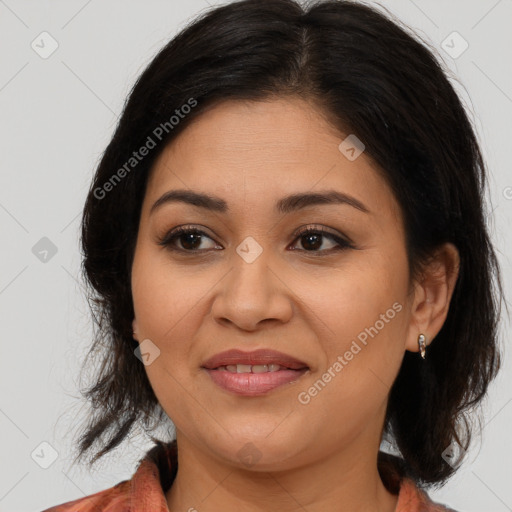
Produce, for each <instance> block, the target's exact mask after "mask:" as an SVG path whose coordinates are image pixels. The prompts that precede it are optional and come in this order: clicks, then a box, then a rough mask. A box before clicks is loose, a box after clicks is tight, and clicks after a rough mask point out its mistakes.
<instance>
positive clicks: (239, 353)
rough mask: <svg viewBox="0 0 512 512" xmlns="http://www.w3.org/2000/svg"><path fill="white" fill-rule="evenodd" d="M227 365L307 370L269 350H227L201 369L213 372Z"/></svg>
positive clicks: (206, 362) (303, 363)
mask: <svg viewBox="0 0 512 512" xmlns="http://www.w3.org/2000/svg"><path fill="white" fill-rule="evenodd" d="M229 364H250V365H257V364H278V365H280V366H285V367H286V368H288V369H290V370H302V369H309V367H308V365H307V364H306V363H305V362H303V361H300V360H299V359H296V358H295V357H292V356H290V355H288V354H284V353H283V352H278V351H277V350H270V349H258V350H253V351H251V352H245V351H243V350H238V349H231V350H227V351H225V352H220V353H218V354H215V355H214V356H213V357H210V358H209V359H208V360H207V361H205V362H204V363H203V364H202V367H203V368H205V369H207V370H214V369H215V368H218V367H219V366H227V365H229Z"/></svg>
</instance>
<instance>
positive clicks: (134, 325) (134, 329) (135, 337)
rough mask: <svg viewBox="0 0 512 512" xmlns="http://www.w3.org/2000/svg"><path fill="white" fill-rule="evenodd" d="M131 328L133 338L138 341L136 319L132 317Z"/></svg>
mask: <svg viewBox="0 0 512 512" xmlns="http://www.w3.org/2000/svg"><path fill="white" fill-rule="evenodd" d="M132 330H133V334H132V336H133V339H134V340H137V341H139V338H138V337H137V332H138V331H137V320H135V318H134V319H133V322H132Z"/></svg>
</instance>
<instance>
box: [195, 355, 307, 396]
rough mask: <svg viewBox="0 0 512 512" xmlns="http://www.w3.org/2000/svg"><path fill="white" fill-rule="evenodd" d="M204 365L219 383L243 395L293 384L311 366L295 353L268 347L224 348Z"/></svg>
mask: <svg viewBox="0 0 512 512" xmlns="http://www.w3.org/2000/svg"><path fill="white" fill-rule="evenodd" d="M202 368H203V370H205V371H206V372H207V373H208V375H209V376H210V378H211V380H212V381H213V383H215V384H216V385H217V386H219V387H220V388H222V389H223V390H225V391H229V392H231V393H235V394H238V395H243V396H260V395H264V394H266V393H268V392H270V391H272V390H274V389H276V388H278V387H280V386H283V385H285V384H293V383H295V382H296V381H297V380H298V379H299V378H301V377H302V376H303V375H304V374H306V373H307V372H308V371H309V370H310V368H309V366H308V365H307V364H305V363H304V362H302V361H299V360H298V359H296V358H294V357H292V356H289V355H287V354H283V353H281V352H277V351H274V350H265V349H260V350H256V351H253V352H244V351H241V350H230V351H227V352H223V353H220V354H217V355H215V356H213V357H212V358H210V359H209V360H208V361H206V362H205V363H203V365H202Z"/></svg>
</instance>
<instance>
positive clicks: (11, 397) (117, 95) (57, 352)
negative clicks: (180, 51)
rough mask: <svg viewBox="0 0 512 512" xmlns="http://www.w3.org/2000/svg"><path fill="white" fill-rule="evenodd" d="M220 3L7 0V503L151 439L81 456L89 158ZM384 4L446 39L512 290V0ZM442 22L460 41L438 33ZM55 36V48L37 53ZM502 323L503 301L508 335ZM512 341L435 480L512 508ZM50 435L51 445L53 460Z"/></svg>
mask: <svg viewBox="0 0 512 512" xmlns="http://www.w3.org/2000/svg"><path fill="white" fill-rule="evenodd" d="M219 3H220V2H219ZM213 4H214V2H213V1H212V0H209V1H208V2H207V1H206V0H187V1H185V0H180V1H178V0H174V1H157V0H151V1H144V2H142V1H139V2H135V1H130V2H128V1H126V0H125V1H121V0H103V1H101V2H100V1H99V0H89V1H84V0H80V1H77V0H73V1H70V0H67V1H62V0H61V1H52V2H47V1H40V0H39V1H35V0H31V1H29V0H27V1H21V0H5V1H3V0H0V53H1V66H0V119H1V123H0V166H1V174H0V176H1V182H0V225H1V233H2V244H1V248H0V254H1V262H0V314H1V319H2V322H1V329H2V335H1V357H0V379H1V381H0V384H1V386H0V389H1V397H0V432H1V436H0V461H1V462H0V464H1V468H0V511H10V512H16V511H31V510H34V511H35V510H41V509H44V508H47V507H49V506H52V505H56V504H58V503H61V502H64V501H68V500H72V499H76V498H79V497H82V496H84V495H87V494H91V493H94V492H97V491H100V490H102V489H105V488H107V487H110V486H112V485H115V484H116V483H118V482H119V481H121V480H123V479H126V478H129V477H130V476H131V475H132V474H133V471H134V469H135V467H136V464H137V461H138V459H139V458H140V457H141V456H142V454H143V453H144V451H145V450H146V449H147V448H148V447H149V446H150V445H151V441H150V440H149V439H148V438H147V437H145V436H144V434H140V435H137V436H134V437H133V438H132V439H131V440H130V441H129V442H126V443H125V444H124V445H123V446H122V447H121V448H120V449H118V450H116V451H115V452H114V454H113V455H112V456H111V457H107V458H106V459H105V460H104V461H103V462H102V463H101V464H99V465H98V466H97V467H96V468H95V470H94V471H93V472H92V473H90V472H88V471H87V470H86V469H85V468H81V467H77V466H73V465H72V464H71V459H72V457H71V454H72V453H74V451H73V450H72V447H73V441H74V439H73V432H74V430H73V429H74V428H75V427H76V425H77V422H78V420H79V419H81V418H83V414H84V412H85V411H86V408H85V407H84V404H83V402H82V401H81V400H80V394H79V391H78V386H79V381H78V370H79V367H80V362H81V361H82V359H83V357H84V354H85V352H86V349H87V347H88V345H89V343H90V340H91V333H92V327H91V320H90V318H89V311H88V306H87V304H86V302H85V299H84V295H83V292H82V289H81V284H80V282H79V279H78V271H79V265H80V253H79V249H78V228H79V223H80V215H81V208H82V205H83V202H84V199H85V194H86V191H87V188H88V186H89V182H90V179H91V176H92V172H93V170H94V167H95V165H96V164H97V163H98V160H99V158H100V156H101V153H102V151H103V150H104V148H105V146H106V144H107V143H108V141H109V138H110V136H111V134H112V132H113V129H114V126H115V123H116V121H117V116H118V115H119V113H120V112H121V107H122V104H123V101H124V99H125V97H126V95H127V93H128V91H129V89H130V87H131V85H132V84H133V82H134V80H135V78H136V77H137V76H138V74H139V73H140V72H141V71H142V70H143V68H144V67H145V65H146V64H147V63H148V62H149V60H150V59H151V57H152V56H153V55H154V54H155V53H156V51H157V50H158V49H159V48H160V47H161V46H163V45H164V43H166V42H167V41H168V39H169V38H171V37H172V36H173V35H174V34H175V33H176V32H177V30H179V29H180V28H182V27H183V26H184V25H185V23H186V22H187V21H189V20H190V19H191V18H193V17H194V16H195V15H197V14H198V13H200V12H202V11H203V10H204V9H208V7H209V5H213ZM383 4H384V5H386V6H387V7H388V8H389V9H390V10H391V11H393V12H394V13H395V14H396V15H397V16H398V17H399V18H400V19H401V20H402V21H403V22H405V23H406V24H407V25H409V26H411V27H412V28H414V29H415V30H416V31H417V32H419V34H420V35H422V36H423V37H424V38H426V39H427V40H428V41H429V42H431V43H432V44H433V45H435V46H436V47H437V48H438V50H439V54H440V56H441V58H442V59H443V61H444V62H445V65H446V66H447V68H449V69H450V70H451V72H452V73H453V76H454V84H455V86H456V88H457V91H458V92H459V94H460V95H461V96H462V97H463V99H464V101H465V103H466V104H467V106H468V109H470V111H471V112H472V113H471V114H470V115H471V118H472V119H473V121H474V123H475V125H476V127H477V130H478V132H479V136H480V140H481V144H482V149H483V151H484V156H485V158H486V160H487V164H488V166H489V168H490V170H491V176H490V203H489V209H490V210H491V211H492V213H493V218H492V219H490V226H491V232H492V236H493V239H494V241H495V244H496V246H497V248H498V251H499V255H500V262H501V265H502V268H503V272H504V284H505V289H506V291H507V292H508V290H509V288H510V280H511V277H512V274H511V268H510V259H509V257H508V256H507V255H508V254H509V253H510V247H511V243H512V232H511V230H510V223H511V218H512V176H511V174H510V164H509V162H510V158H509V152H510V147H511V143H510V136H511V134H512V126H511V124H512V123H511V121H510V119H511V114H512V63H511V60H512V30H511V27H512V0H472V1H464V0H457V1H449V2H448V1H446V0H436V1H426V0H414V1H413V0H392V1H388V2H383ZM44 31H46V32H48V33H49V34H50V35H51V38H53V40H54V41H56V43H53V42H52V39H50V36H46V35H43V36H40V34H41V33H42V32H44ZM454 31H456V32H458V33H459V34H460V35H461V36H462V38H464V40H466V41H467V43H468V44H469V47H468V48H467V50H466V51H465V52H464V53H462V54H461V55H460V56H457V57H456V58H454V52H455V51H460V50H461V49H463V46H461V45H462V44H463V41H462V40H460V39H457V37H458V36H450V34H452V33H453V32H454ZM448 36H450V37H449V38H448V40H447V43H445V45H446V44H448V45H450V46H451V47H452V48H451V50H449V51H450V52H451V53H452V55H450V54H449V53H447V51H445V49H444V48H445V46H444V45H443V43H442V42H443V41H445V40H446V38H447V37H448ZM454 37H455V39H454ZM41 40H42V41H41ZM33 42H34V43H33ZM32 43H33V44H34V46H35V47H36V48H37V50H38V52H39V53H37V52H36V51H35V49H33V48H32V46H31V44H32ZM51 44H58V48H57V49H56V51H55V52H54V53H53V54H51V55H49V56H47V58H42V56H41V53H43V54H44V52H49V51H50V50H51V49H52V47H51ZM44 56H46V55H44ZM44 237H46V238H47V239H48V240H46V239H44V240H42V241H41V239H42V238H44ZM34 247H35V249H34ZM474 249H475V251H477V250H478V247H475V248H474ZM44 250H48V252H47V253H44ZM55 250H56V252H55ZM54 252H55V254H54ZM507 324H508V319H507V318H505V316H504V317H503V321H502V326H501V327H502V333H503V339H504V343H505V342H508V336H506V331H507V329H506V327H507ZM505 356H506V360H505V365H504V369H503V371H502V372H501V374H500V377H499V378H498V379H497V381H496V382H495V383H494V384H493V386H492V388H491V391H490V394H489V400H488V401H487V402H486V404H485V409H484V412H485V415H484V424H485V428H484V433H483V438H482V439H479V438H475V443H474V444H473V448H472V450H471V451H470V453H469V456H468V460H467V461H466V463H465V464H464V465H463V466H462V467H461V468H460V469H459V472H458V473H457V475H456V476H455V477H454V478H453V479H451V480H450V481H449V483H448V484H447V485H446V486H445V487H444V488H443V489H441V490H439V491H435V492H434V491H431V493H430V494H431V496H432V497H433V498H434V499H436V500H437V501H441V502H443V503H446V504H448V505H450V506H451V507H453V508H455V509H457V510H459V511H467V512H477V511H478V512H483V511H485V512H505V511H508V510H512V486H511V485H510V483H511V469H510V467H511V455H512V446H511V445H512V443H511V441H510V425H511V424H512V421H511V420H512V404H511V403H510V402H511V401H512V391H511V389H512V387H511V381H512V367H511V366H512V365H511V361H510V358H509V357H508V352H506V353H505ZM165 427H167V426H165ZM41 443H49V445H51V447H49V446H48V445H46V444H44V445H41ZM52 450H55V452H56V453H57V454H58V455H57V458H56V460H55V461H54V462H53V463H52V464H51V465H50V466H49V467H48V468H47V469H44V468H43V467H41V465H45V464H46V465H47V464H49V463H50V462H51V461H52V459H51V457H52V453H53V451H52ZM31 454H33V455H32V456H31ZM37 454H39V457H38V456H37Z"/></svg>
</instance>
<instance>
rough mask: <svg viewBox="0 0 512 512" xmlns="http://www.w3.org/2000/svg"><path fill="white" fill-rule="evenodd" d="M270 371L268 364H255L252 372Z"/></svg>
mask: <svg viewBox="0 0 512 512" xmlns="http://www.w3.org/2000/svg"><path fill="white" fill-rule="evenodd" d="M265 372H268V366H267V365H266V364H255V365H253V367H252V373H265Z"/></svg>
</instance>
